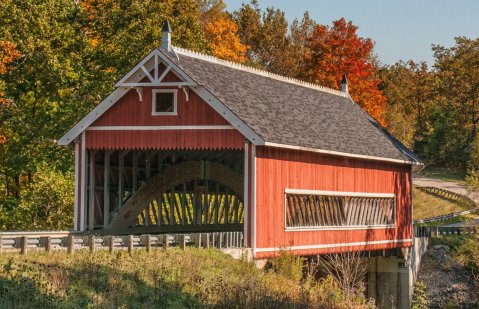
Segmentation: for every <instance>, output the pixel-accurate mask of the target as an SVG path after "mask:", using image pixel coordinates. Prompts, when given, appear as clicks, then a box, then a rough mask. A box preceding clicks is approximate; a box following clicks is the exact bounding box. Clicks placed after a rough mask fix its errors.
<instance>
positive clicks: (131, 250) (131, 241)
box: [128, 235, 133, 254]
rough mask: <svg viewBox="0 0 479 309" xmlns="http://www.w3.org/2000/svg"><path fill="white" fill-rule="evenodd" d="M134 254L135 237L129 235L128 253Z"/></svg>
mask: <svg viewBox="0 0 479 309" xmlns="http://www.w3.org/2000/svg"><path fill="white" fill-rule="evenodd" d="M132 252H133V235H128V253H129V254H131V253H132Z"/></svg>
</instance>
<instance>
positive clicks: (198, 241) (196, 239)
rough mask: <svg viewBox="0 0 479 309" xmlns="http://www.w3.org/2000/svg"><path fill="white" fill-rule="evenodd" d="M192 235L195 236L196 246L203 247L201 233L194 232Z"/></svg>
mask: <svg viewBox="0 0 479 309" xmlns="http://www.w3.org/2000/svg"><path fill="white" fill-rule="evenodd" d="M191 237H193V241H194V242H195V247H196V248H201V233H197V234H192V235H191Z"/></svg>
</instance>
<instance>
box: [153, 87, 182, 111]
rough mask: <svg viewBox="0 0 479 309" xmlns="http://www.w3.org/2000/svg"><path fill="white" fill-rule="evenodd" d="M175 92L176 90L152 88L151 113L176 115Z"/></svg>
mask: <svg viewBox="0 0 479 309" xmlns="http://www.w3.org/2000/svg"><path fill="white" fill-rule="evenodd" d="M176 92H177V90H163V89H155V90H153V93H152V107H153V110H152V115H176Z"/></svg>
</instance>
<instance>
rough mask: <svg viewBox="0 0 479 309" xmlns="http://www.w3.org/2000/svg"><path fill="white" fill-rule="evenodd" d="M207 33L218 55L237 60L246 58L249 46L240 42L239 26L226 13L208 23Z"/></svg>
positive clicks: (240, 60) (210, 43)
mask: <svg viewBox="0 0 479 309" xmlns="http://www.w3.org/2000/svg"><path fill="white" fill-rule="evenodd" d="M205 34H206V38H207V40H208V45H209V47H210V48H211V50H212V52H213V54H214V55H215V56H216V57H218V58H221V59H225V60H231V61H235V62H244V61H245V60H246V50H247V47H246V45H244V44H242V43H241V42H240V38H239V36H238V26H237V25H236V24H235V23H234V22H233V20H231V18H229V16H227V15H226V14H223V16H221V17H220V18H218V19H216V20H213V21H210V22H208V23H206V25H205Z"/></svg>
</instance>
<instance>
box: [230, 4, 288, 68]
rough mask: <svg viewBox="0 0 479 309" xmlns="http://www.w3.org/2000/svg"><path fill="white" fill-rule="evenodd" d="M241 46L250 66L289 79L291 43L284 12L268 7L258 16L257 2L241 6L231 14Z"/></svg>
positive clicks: (259, 12) (259, 11)
mask: <svg viewBox="0 0 479 309" xmlns="http://www.w3.org/2000/svg"><path fill="white" fill-rule="evenodd" d="M233 17H234V20H235V21H236V23H237V24H238V29H239V31H238V33H239V36H240V39H241V42H242V43H243V44H245V45H246V46H248V51H247V55H248V59H249V62H250V64H251V65H253V66H256V67H259V68H261V69H264V70H267V71H269V72H272V73H277V74H281V75H285V76H291V73H292V72H291V68H292V64H291V59H290V51H291V39H290V37H289V35H288V22H287V20H286V17H285V14H284V12H282V11H281V10H278V9H275V8H273V7H269V8H267V9H266V11H265V12H263V13H261V10H260V9H259V7H258V3H257V1H255V0H253V1H251V3H250V4H244V3H243V5H242V7H241V8H240V9H239V10H238V11H235V12H234V13H233Z"/></svg>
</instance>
